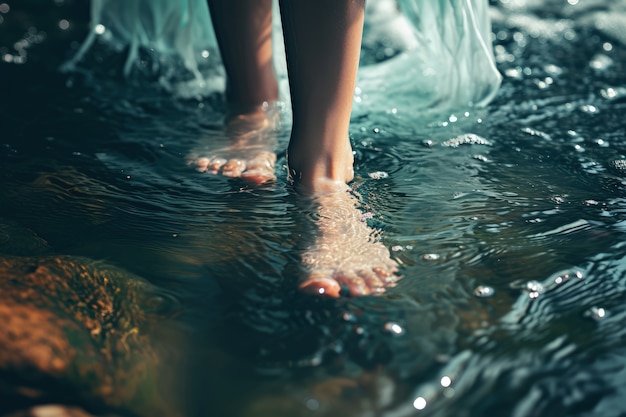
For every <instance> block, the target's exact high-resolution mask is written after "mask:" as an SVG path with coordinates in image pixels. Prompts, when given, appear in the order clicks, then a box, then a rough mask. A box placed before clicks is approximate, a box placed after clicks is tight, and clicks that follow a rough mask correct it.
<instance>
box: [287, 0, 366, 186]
mask: <svg viewBox="0 0 626 417" xmlns="http://www.w3.org/2000/svg"><path fill="white" fill-rule="evenodd" d="M280 6H281V13H282V19H283V30H284V32H285V49H286V52H287V67H288V70H289V84H290V87H291V101H292V106H293V129H292V133H291V141H290V144H289V149H288V152H287V158H288V165H289V170H290V175H291V178H292V180H293V181H294V183H296V184H297V185H298V186H299V187H300V189H306V190H309V191H313V192H317V191H331V190H333V191H336V190H339V189H345V183H346V182H348V181H350V180H352V178H353V176H354V174H353V168H352V164H353V157H352V149H351V147H350V142H349V141H348V127H349V124H350V112H351V110H352V98H353V93H354V87H355V82H356V74H357V69H358V65H359V54H360V49H361V38H362V31H363V17H364V7H365V0H315V1H310V0H281V2H280Z"/></svg>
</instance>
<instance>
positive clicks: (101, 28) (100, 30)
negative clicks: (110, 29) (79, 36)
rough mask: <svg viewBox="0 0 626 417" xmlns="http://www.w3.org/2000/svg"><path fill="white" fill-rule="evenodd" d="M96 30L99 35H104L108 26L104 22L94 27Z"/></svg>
mask: <svg viewBox="0 0 626 417" xmlns="http://www.w3.org/2000/svg"><path fill="white" fill-rule="evenodd" d="M93 30H94V32H96V33H97V34H98V35H102V34H103V33H104V32H106V30H107V28H106V26H104V25H103V24H97V25H96V26H95V27H94V28H93Z"/></svg>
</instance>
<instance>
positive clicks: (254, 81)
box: [209, 0, 278, 107]
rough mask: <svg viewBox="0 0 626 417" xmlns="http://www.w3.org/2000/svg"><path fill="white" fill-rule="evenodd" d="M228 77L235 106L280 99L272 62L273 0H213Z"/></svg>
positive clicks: (219, 41)
mask: <svg viewBox="0 0 626 417" xmlns="http://www.w3.org/2000/svg"><path fill="white" fill-rule="evenodd" d="M209 8H210V10H211V17H212V20H213V27H214V28H215V35H216V37H217V41H218V44H219V47H220V53H221V55H222V61H223V62H224V67H225V69H226V74H227V76H228V80H227V97H228V101H229V102H230V104H231V105H233V106H235V107H254V106H260V105H262V104H263V103H264V102H272V101H276V100H277V99H278V83H277V82H276V76H275V74H274V67H273V63H272V0H209Z"/></svg>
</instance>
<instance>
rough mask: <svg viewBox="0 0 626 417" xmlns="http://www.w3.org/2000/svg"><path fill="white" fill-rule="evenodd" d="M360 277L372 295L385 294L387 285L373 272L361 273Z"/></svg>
mask: <svg viewBox="0 0 626 417" xmlns="http://www.w3.org/2000/svg"><path fill="white" fill-rule="evenodd" d="M359 276H360V277H361V278H363V281H365V285H367V287H368V288H369V290H370V292H371V293H372V294H382V293H384V292H385V284H384V283H383V281H381V280H380V278H378V276H377V275H376V274H375V273H374V271H371V270H365V271H359Z"/></svg>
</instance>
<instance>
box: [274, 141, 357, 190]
mask: <svg viewBox="0 0 626 417" xmlns="http://www.w3.org/2000/svg"><path fill="white" fill-rule="evenodd" d="M311 144H312V145H315V146H307V145H311ZM353 164H354V157H353V155H352V147H351V146H350V142H349V141H348V140H347V139H346V141H345V142H343V141H342V144H341V145H339V144H335V146H333V147H327V148H325V147H324V146H320V145H319V144H318V143H316V142H313V141H304V142H298V141H295V140H293V138H292V140H291V142H290V144H289V148H288V150H287V166H288V169H289V180H290V181H291V183H292V184H293V185H294V186H295V187H296V188H298V189H299V190H300V191H304V192H310V193H329V192H337V191H345V190H346V189H347V183H348V182H350V181H352V179H353V178H354V169H353Z"/></svg>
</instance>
